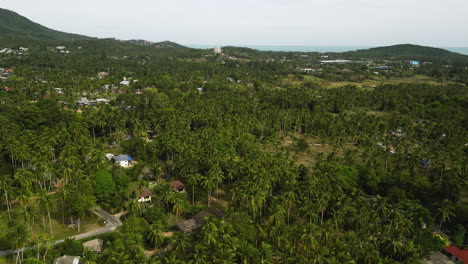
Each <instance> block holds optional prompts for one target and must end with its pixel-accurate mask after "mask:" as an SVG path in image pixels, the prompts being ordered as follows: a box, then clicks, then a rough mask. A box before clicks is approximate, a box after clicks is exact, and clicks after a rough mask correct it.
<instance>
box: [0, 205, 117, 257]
mask: <svg viewBox="0 0 468 264" xmlns="http://www.w3.org/2000/svg"><path fill="white" fill-rule="evenodd" d="M91 211H92V212H93V213H94V214H95V215H97V216H99V217H101V218H102V219H104V220H106V226H105V227H102V228H99V229H96V230H93V231H89V232H86V233H83V234H79V235H76V236H71V237H68V238H72V239H75V240H81V239H85V238H88V237H93V236H97V235H102V234H106V233H110V232H114V231H115V230H116V229H117V227H119V226H121V225H122V222H120V220H119V217H120V216H121V215H122V214H117V215H111V214H109V213H108V212H106V211H104V210H102V208H100V207H97V206H96V207H94V208H93V209H92V210H91ZM64 241H65V239H60V240H57V241H55V242H53V243H52V244H51V245H53V246H55V245H57V244H60V243H63V242H64ZM34 247H35V246H31V247H24V248H20V249H16V250H4V251H0V256H8V255H11V254H16V253H18V252H21V251H25V250H29V249H33V248H34Z"/></svg>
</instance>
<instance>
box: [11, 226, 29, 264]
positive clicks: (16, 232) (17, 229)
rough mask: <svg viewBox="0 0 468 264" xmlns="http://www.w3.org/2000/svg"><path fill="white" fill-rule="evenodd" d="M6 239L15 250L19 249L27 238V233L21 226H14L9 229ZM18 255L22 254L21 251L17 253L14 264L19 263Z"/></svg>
mask: <svg viewBox="0 0 468 264" xmlns="http://www.w3.org/2000/svg"><path fill="white" fill-rule="evenodd" d="M7 238H8V240H9V241H11V243H12V244H13V246H14V247H15V249H21V248H22V247H23V246H24V245H25V244H26V242H27V240H28V238H29V232H28V230H27V229H26V228H25V227H24V226H23V225H20V224H16V225H13V226H11V227H10V228H9V230H8V233H7ZM20 254H21V255H22V254H23V250H20V251H18V253H17V255H16V260H15V263H18V262H21V259H20Z"/></svg>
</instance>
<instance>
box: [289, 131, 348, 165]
mask: <svg viewBox="0 0 468 264" xmlns="http://www.w3.org/2000/svg"><path fill="white" fill-rule="evenodd" d="M294 138H300V139H304V140H305V141H306V142H307V143H308V144H309V146H308V148H307V150H306V151H302V152H296V150H295V147H294ZM282 146H283V147H284V148H286V149H288V150H289V151H291V152H295V153H296V154H295V155H296V162H297V163H298V164H302V165H305V166H311V165H314V164H315V162H316V160H317V157H318V155H319V154H320V153H323V155H325V156H327V155H329V154H331V153H332V152H334V153H335V154H336V155H337V156H338V157H344V153H345V151H346V150H348V149H356V147H355V146H354V145H352V144H345V145H344V146H342V147H336V146H332V145H330V144H321V143H320V140H318V139H316V138H314V137H311V136H309V135H303V134H295V135H293V136H287V137H285V139H284V140H283V145H282Z"/></svg>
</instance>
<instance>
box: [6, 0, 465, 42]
mask: <svg viewBox="0 0 468 264" xmlns="http://www.w3.org/2000/svg"><path fill="white" fill-rule="evenodd" d="M0 7H1V8H6V9H10V10H13V11H15V12H17V13H19V14H20V15H23V16H25V17H27V18H29V19H31V20H33V21H34V22H37V23H39V24H41V25H44V26H46V27H49V28H52V29H56V30H60V31H64V32H69V33H76V34H82V35H88V36H92V37H99V38H104V37H114V38H118V39H124V40H126V39H145V40H150V41H155V42H158V41H164V40H170V41H174V42H177V43H181V44H185V45H187V44H205V45H298V46H302V45H304V46H306V45H311V46H383V45H392V44H403V43H412V44H419V45H427V46H438V47H468V0H443V1H441V0H164V1H161V0H0Z"/></svg>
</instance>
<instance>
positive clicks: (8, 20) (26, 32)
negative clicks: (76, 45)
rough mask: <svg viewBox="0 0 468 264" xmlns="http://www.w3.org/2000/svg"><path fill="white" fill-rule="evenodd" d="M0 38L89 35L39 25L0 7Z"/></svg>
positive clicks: (57, 38) (50, 38) (60, 38)
mask: <svg viewBox="0 0 468 264" xmlns="http://www.w3.org/2000/svg"><path fill="white" fill-rule="evenodd" d="M0 38H15V39H23V40H46V41H70V40H77V39H89V37H86V36H82V35H77V34H70V33H65V32H60V31H57V30H52V29H49V28H47V27H44V26H42V25H39V24H37V23H35V22H33V21H31V20H29V19H27V18H26V17H23V16H21V15H19V14H17V13H15V12H13V11H10V10H7V9H2V8H0Z"/></svg>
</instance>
